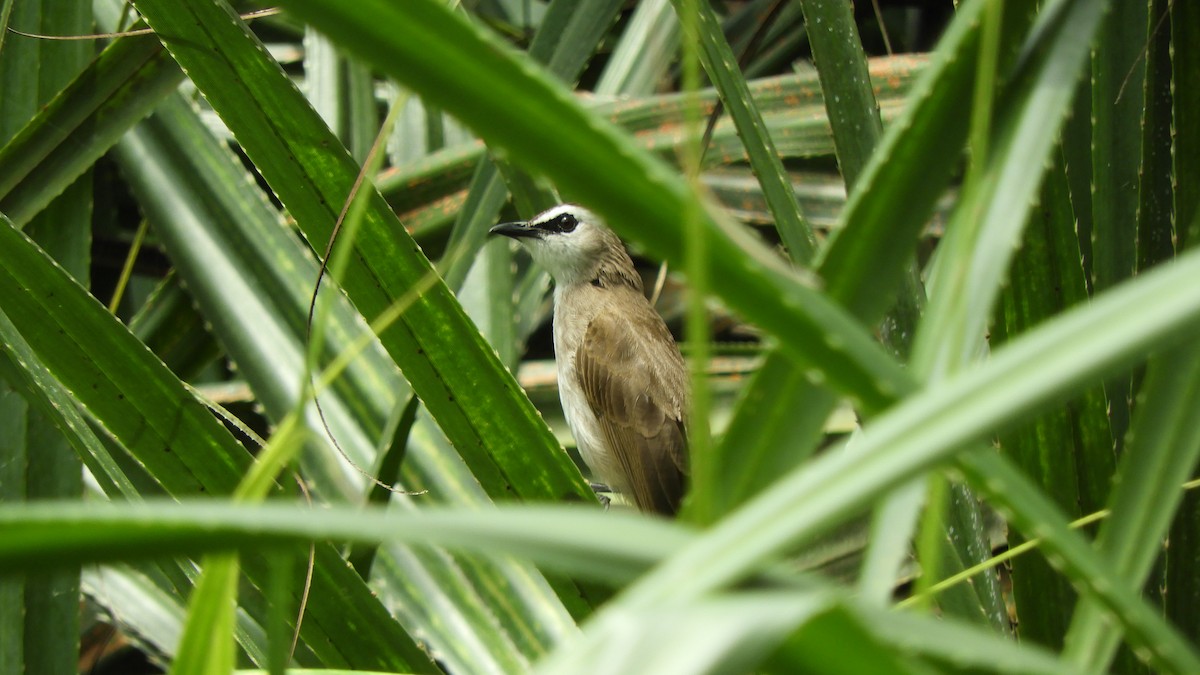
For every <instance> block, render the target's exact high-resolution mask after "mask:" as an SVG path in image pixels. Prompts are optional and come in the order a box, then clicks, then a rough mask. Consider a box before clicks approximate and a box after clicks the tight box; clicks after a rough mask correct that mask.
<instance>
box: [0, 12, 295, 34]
mask: <svg viewBox="0 0 1200 675" xmlns="http://www.w3.org/2000/svg"><path fill="white" fill-rule="evenodd" d="M282 11H283V10H281V9H280V8H278V7H268V8H267V9H259V10H255V11H253V12H246V13H245V14H239V15H238V16H240V17H241V18H242V20H243V21H252V20H254V19H261V18H262V17H264V16H273V15H275V14H279V13H280V12H282ZM8 32H10V33H15V34H17V35H20V36H21V37H27V38H33V39H35V40H58V41H63V42H69V41H75V40H107V39H115V38H122V37H131V36H134V35H154V29H153V28H138V29H137V30H126V31H121V32H119V33H88V34H86V35H46V34H44V33H26V32H25V31H23V30H17V29H16V28H13V27H12V26H9V27H8Z"/></svg>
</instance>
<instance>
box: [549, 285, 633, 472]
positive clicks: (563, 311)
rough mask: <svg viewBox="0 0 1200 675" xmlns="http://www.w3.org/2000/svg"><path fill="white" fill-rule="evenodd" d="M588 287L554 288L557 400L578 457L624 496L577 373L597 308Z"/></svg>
mask: <svg viewBox="0 0 1200 675" xmlns="http://www.w3.org/2000/svg"><path fill="white" fill-rule="evenodd" d="M588 288H589V287H586V286H584V287H575V288H574V289H568V290H567V291H566V292H563V291H562V289H555V292H554V296H555V297H554V360H555V362H556V364H557V367H558V398H559V401H560V402H561V403H562V408H563V415H564V416H565V417H566V419H567V426H569V427H570V428H571V435H572V436H574V437H575V445H576V447H577V448H579V454H580V456H581V457H582V458H583V461H584V463H585V464H587V466H588V468H589V469H591V471H592V479H593V480H594V481H596V482H599V483H603V484H605V485H607V486H609V487H610V488H612V489H613V490H615V491H617V492H623V493H624V492H628V490H629V486H628V484H627V481H626V480H625V476H624V474H623V473H622V472H621V468H620V466H619V465H618V463H617V460H616V458H615V457H614V456H613V454H612V453H611V452H609V451H608V449H607V447H606V446H605V444H604V438H603V435H602V432H601V430H600V423H599V422H598V421H597V420H596V416H595V415H594V414H593V413H592V410H591V407H590V406H589V405H588V402H587V398H586V397H585V396H584V394H583V390H582V389H581V388H580V385H579V377H578V374H577V373H576V372H575V351H576V349H577V348H578V345H579V342H580V340H582V338H583V334H584V333H585V332H586V331H587V326H588V324H589V323H590V322H591V320H592V318H593V316H594V314H595V313H594V312H590V311H588V310H587V308H589V307H595V306H596V305H595V304H594V303H590V302H587V297H586V295H587V294H588Z"/></svg>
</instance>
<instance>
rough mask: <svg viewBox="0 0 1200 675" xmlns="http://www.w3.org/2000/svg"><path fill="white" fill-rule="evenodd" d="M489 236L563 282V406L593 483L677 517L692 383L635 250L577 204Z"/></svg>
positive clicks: (559, 356) (559, 300) (559, 326)
mask: <svg viewBox="0 0 1200 675" xmlns="http://www.w3.org/2000/svg"><path fill="white" fill-rule="evenodd" d="M489 234H492V235H502V236H505V237H510V238H512V239H515V240H516V241H518V242H519V243H521V244H522V245H523V246H524V248H525V249H527V250H528V251H529V253H530V255H531V257H532V258H533V260H534V262H535V263H537V264H538V265H540V266H541V267H543V268H544V269H545V270H546V271H547V272H549V273H550V276H551V277H552V278H553V280H554V318H553V333H554V355H555V361H556V362H557V366H558V368H557V369H558V391H559V399H560V401H561V402H562V408H563V413H564V415H565V417H566V419H567V425H568V426H569V427H570V428H571V433H572V435H573V436H574V437H575V443H576V446H577V447H578V448H579V454H580V456H581V457H582V458H583V461H584V463H585V464H586V465H587V466H588V468H589V469H590V470H591V473H592V477H593V480H594V481H595V482H599V483H602V484H604V485H606V486H607V487H608V488H610V489H611V490H613V491H615V492H618V493H621V494H622V495H624V496H626V497H627V498H632V500H633V502H634V504H636V506H637V507H638V509H640V510H641V511H643V512H647V513H657V514H661V515H665V516H672V515H674V514H675V513H676V512H677V511H678V510H679V506H680V503H681V501H682V499H683V495H684V493H685V491H686V488H687V473H688V437H687V429H688V412H689V409H690V405H691V386H690V385H691V381H690V379H689V377H688V369H687V366H686V364H685V363H684V360H683V357H682V355H681V354H680V353H679V347H678V346H677V345H676V343H675V339H674V337H672V335H671V332H670V330H668V329H667V325H666V323H665V322H663V319H662V317H661V316H659V314H658V312H656V311H655V310H654V307H653V306H651V304H650V301H649V300H647V299H646V296H645V292H644V291H643V287H642V278H641V276H640V275H639V274H638V273H637V270H636V269H635V268H634V266H633V261H632V260H631V259H630V257H629V253H628V252H626V250H625V246H624V245H623V244H622V243H621V240H620V239H619V238H618V237H617V235H616V234H614V233H613V232H612V230H610V229H609V228H608V227H607V226H606V225H605V223H604V221H603V220H602V219H601V218H600V217H599V216H597V215H596V214H594V213H592V212H591V211H589V210H587V209H586V208H584V207H582V206H578V205H575V204H560V205H558V206H555V207H553V208H551V209H549V210H547V211H544V212H542V213H540V214H538V215H536V216H534V217H533V218H532V219H530V220H528V221H524V222H511V223H501V224H499V225H496V226H495V227H493V228H491V230H489ZM606 503H607V502H606Z"/></svg>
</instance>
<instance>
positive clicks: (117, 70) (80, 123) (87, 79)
mask: <svg viewBox="0 0 1200 675" xmlns="http://www.w3.org/2000/svg"><path fill="white" fill-rule="evenodd" d="M87 25H88V26H89V28H87V29H84V30H85V31H86V30H90V25H91V23H90V21H89V22H88V24H87ZM22 39H28V38H22ZM182 79H183V73H182V72H180V70H179V68H178V67H177V66H176V65H175V62H174V61H172V60H171V57H170V56H169V55H168V54H167V53H166V52H165V50H163V48H162V45H160V44H158V43H157V42H155V41H154V40H153V39H152V38H147V37H144V36H143V37H127V38H121V39H118V40H116V41H115V42H113V43H112V44H111V45H109V46H108V48H106V49H105V50H104V51H103V52H101V54H100V55H99V56H98V57H97V58H96V60H95V61H93V62H92V63H91V64H90V65H89V66H88V67H87V69H86V70H84V71H83V72H82V73H80V74H79V76H78V77H76V78H75V80H74V81H73V82H72V83H71V84H70V85H69V86H68V87H67V88H66V89H63V90H62V91H61V92H60V93H58V95H57V96H55V97H54V99H53V100H52V101H50V102H49V103H48V104H47V106H46V107H45V108H43V109H42V110H41V111H39V112H38V114H37V116H36V117H33V118H32V119H29V122H28V124H27V125H26V126H25V127H24V128H23V129H21V130H20V132H19V133H17V134H16V136H15V137H13V138H12V139H11V140H9V141H8V142H7V143H6V144H5V145H4V147H3V148H2V149H0V211H3V212H4V213H6V214H8V216H9V218H11V219H12V220H13V221H14V222H16V223H17V224H18V225H21V226H24V224H25V223H27V222H29V220H30V218H32V217H33V216H34V215H35V214H37V213H38V212H40V211H41V210H42V209H44V208H45V207H46V205H47V204H49V202H50V200H51V199H53V198H54V197H56V196H58V195H59V194H61V193H62V191H63V190H65V189H66V188H67V186H68V185H70V184H71V183H72V182H73V181H75V179H77V178H78V177H79V176H80V174H82V173H83V172H84V171H85V170H86V169H87V168H89V167H91V166H92V164H94V163H95V162H96V160H97V159H99V158H100V156H101V155H103V154H104V153H105V152H107V151H108V149H109V148H111V147H112V146H113V144H114V143H116V142H117V140H118V139H119V138H120V137H121V134H123V133H125V132H126V131H127V130H128V129H129V128H130V127H131V126H133V125H134V124H136V123H137V122H138V121H139V120H141V119H142V118H143V117H145V116H146V115H148V114H149V113H150V111H151V110H153V109H154V106H156V105H158V102H159V101H161V100H162V97H163V96H166V95H167V94H168V93H170V92H171V91H173V90H174V89H175V88H176V87H177V86H178V85H179V82H180V81H181V80H182ZM9 91H10V93H11V91H12V90H9ZM14 98H16V97H15V96H14ZM21 119H25V118H21ZM0 138H5V136H4V135H3V134H0Z"/></svg>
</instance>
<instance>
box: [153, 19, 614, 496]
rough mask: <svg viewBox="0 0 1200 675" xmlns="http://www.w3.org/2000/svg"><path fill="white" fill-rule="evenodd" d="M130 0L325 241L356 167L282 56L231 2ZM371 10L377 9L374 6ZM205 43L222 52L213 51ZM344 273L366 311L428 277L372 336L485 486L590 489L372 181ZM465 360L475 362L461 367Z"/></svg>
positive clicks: (554, 492) (492, 490)
mask: <svg viewBox="0 0 1200 675" xmlns="http://www.w3.org/2000/svg"><path fill="white" fill-rule="evenodd" d="M138 8H139V10H140V11H141V12H142V14H143V16H145V17H146V19H147V21H148V22H149V23H150V25H151V26H152V27H154V28H155V29H156V30H157V31H158V33H159V35H160V36H162V39H163V40H164V42H165V44H166V45H167V48H168V50H170V51H171V52H172V55H173V56H174V57H175V58H176V60H177V61H179V62H180V63H182V64H184V66H185V67H186V68H187V70H188V72H189V75H190V77H191V78H192V80H193V81H194V82H195V83H196V84H197V86H198V87H199V88H200V89H201V90H202V91H203V92H204V93H205V95H206V97H207V98H208V100H209V102H210V103H211V104H213V107H214V108H215V109H216V110H218V112H219V113H220V114H221V115H223V119H224V121H225V123H226V124H227V125H228V126H229V127H230V129H231V130H232V131H233V132H234V135H235V137H237V138H238V140H239V141H240V142H241V144H242V148H243V149H244V150H245V151H246V153H247V154H248V155H249V156H250V158H251V159H252V160H254V162H255V165H256V166H257V167H258V169H259V171H261V172H262V174H263V176H264V177H265V178H266V179H267V182H268V183H270V184H271V186H272V187H273V189H274V191H275V193H276V195H278V196H279V198H280V199H281V200H282V201H283V203H284V204H285V205H286V206H287V208H288V210H289V212H290V214H291V215H292V216H293V217H294V218H295V219H296V222H297V224H298V225H299V226H300V228H301V230H302V231H304V233H305V235H306V236H307V237H308V239H309V241H310V242H324V241H326V240H327V239H328V237H329V235H330V231H331V227H332V224H333V221H334V218H335V216H336V215H337V212H338V211H339V210H340V204H341V203H342V202H343V200H344V199H345V198H346V196H347V194H348V193H349V190H350V186H351V185H352V183H353V181H354V177H355V175H356V173H357V167H355V165H354V164H353V162H352V160H351V159H350V157H349V156H348V155H347V154H346V153H345V151H344V150H343V149H341V148H340V147H339V146H340V144H339V143H338V142H337V140H336V139H335V138H333V136H332V135H331V134H330V132H329V130H328V128H326V127H325V125H324V124H323V123H322V122H321V120H320V119H319V118H317V116H316V115H315V113H313V112H312V111H311V109H309V108H307V106H306V105H305V104H304V103H303V102H302V100H301V97H300V94H299V92H298V91H297V90H296V89H295V87H294V85H292V83H291V82H290V81H289V80H288V79H287V77H286V76H285V75H284V74H283V72H282V71H281V70H280V68H279V66H278V64H276V63H275V62H273V61H271V60H270V59H268V58H267V56H266V54H265V52H264V51H263V50H262V49H261V46H260V45H259V44H258V43H257V41H256V40H255V39H254V38H253V36H252V35H251V34H250V33H249V31H248V30H247V28H246V27H245V25H244V24H242V23H241V22H240V21H238V20H236V19H235V20H234V21H232V22H231V21H230V10H229V9H228V8H227V7H225V8H222V7H218V6H215V5H212V4H211V3H209V2H199V1H198V0H189V2H188V3H186V4H184V5H180V4H178V3H175V2H164V1H163V0H143V1H142V2H139V3H138ZM379 20H383V17H373V18H372V21H373V22H376V21H379ZM318 28H320V26H318ZM327 33H328V34H329V35H330V36H331V37H334V38H335V39H336V38H337V37H338V34H336V33H333V32H329V31H327ZM213 49H215V50H217V52H218V53H220V54H222V55H223V58H222V59H212V58H210V56H209V54H210V50H213ZM229 82H240V83H243V85H244V87H245V89H243V88H231V87H229V86H228V83H229ZM247 94H249V95H247ZM340 281H341V284H342V287H343V288H344V289H345V291H346V293H347V295H348V296H349V297H350V299H351V300H352V301H353V302H354V303H355V305H356V306H357V307H358V309H359V311H360V312H361V313H362V314H363V315H364V316H367V317H369V318H374V317H376V316H378V315H379V314H381V313H382V312H383V311H384V310H385V309H386V308H387V307H388V306H389V305H391V304H392V303H393V302H395V301H396V300H397V299H399V298H402V297H404V296H405V295H406V294H409V293H410V292H411V289H414V288H415V289H426V290H424V291H423V292H421V293H420V295H419V297H418V298H416V299H415V300H414V301H413V302H412V303H411V304H410V305H408V307H407V309H406V310H405V311H404V313H403V314H402V315H401V317H400V320H399V322H398V323H397V324H395V325H393V326H392V327H390V328H389V329H387V330H384V331H383V332H382V333H381V336H380V338H381V340H382V342H383V345H384V347H385V348H386V349H387V350H388V352H389V354H391V356H392V358H393V359H395V360H396V362H397V363H398V364H399V365H400V368H401V370H402V371H403V372H404V373H405V377H406V378H407V379H408V381H409V382H410V384H412V386H413V389H414V390H415V391H416V392H417V394H418V395H419V396H420V397H421V399H422V401H423V402H424V403H425V405H426V406H427V408H428V409H429V411H430V412H431V413H432V414H433V415H434V417H435V418H436V419H438V422H439V425H440V426H441V428H442V429H443V431H445V432H446V433H447V435H448V436H449V437H450V439H451V441H452V442H453V443H454V446H455V448H456V449H457V450H458V451H459V453H461V454H462V456H463V457H464V459H466V460H467V462H468V465H470V466H471V468H472V472H473V473H474V474H475V477H476V478H477V479H478V480H479V481H480V483H481V484H482V485H483V486H484V488H485V489H486V490H487V491H488V493H489V494H491V495H493V496H495V497H500V496H502V495H503V496H508V495H512V494H515V495H516V496H519V497H522V498H527V499H535V498H537V499H557V498H561V497H563V496H564V495H571V494H573V495H578V496H579V497H581V498H585V499H592V498H593V495H592V492H591V490H589V489H587V487H586V485H585V484H584V482H583V480H582V478H581V477H580V476H579V474H578V472H577V471H575V470H574V467H572V466H570V465H569V463H566V462H564V461H562V460H561V458H560V455H559V452H560V451H559V449H558V444H557V442H556V441H555V440H554V438H553V437H552V436H551V435H550V434H549V432H548V431H547V430H546V429H545V426H544V425H543V424H541V423H540V421H538V420H537V417H536V411H535V410H534V409H533V407H532V406H531V405H530V404H529V402H528V399H526V398H525V396H524V395H523V393H522V392H521V391H520V390H519V388H518V387H517V385H516V383H515V382H514V381H513V380H512V378H511V376H509V375H508V374H507V373H506V372H505V371H504V369H503V366H502V364H501V363H500V362H499V359H498V358H497V357H496V354H495V352H494V351H493V350H492V348H491V347H490V346H488V345H487V343H486V342H485V341H484V340H483V338H482V337H481V336H480V335H479V332H478V330H477V329H476V328H475V327H474V326H473V325H471V323H470V321H469V320H468V319H467V317H466V315H465V314H464V313H463V311H462V308H461V306H460V305H459V304H458V303H457V302H456V301H455V300H454V298H453V296H452V295H451V294H450V293H449V291H448V290H447V289H446V287H445V286H444V285H443V284H442V283H441V282H440V281H438V280H437V278H436V277H435V276H433V271H432V268H431V267H430V265H429V262H428V260H426V259H425V257H424V256H423V255H421V253H420V251H419V250H418V249H417V248H416V246H415V245H414V244H413V242H412V240H411V239H410V238H409V237H408V236H407V234H406V233H405V232H404V230H403V228H402V227H400V225H399V223H398V222H397V221H396V219H395V216H394V215H393V214H392V213H391V212H390V211H389V210H388V208H387V206H386V204H384V202H383V200H382V198H380V197H379V196H378V194H377V193H375V192H374V190H371V192H370V195H369V197H368V206H367V209H366V212H365V213H364V216H363V221H362V225H361V227H360V230H359V235H358V238H357V240H356V241H355V255H354V256H352V264H351V265H350V267H349V269H348V270H347V273H346V276H345V278H344V279H342V280H340ZM426 287H427V288H426ZM435 326H436V327H437V329H436V330H430V329H429V328H430V327H435ZM464 362H465V363H470V364H473V367H471V368H463V367H462V364H463V363H464Z"/></svg>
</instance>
